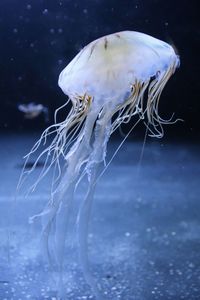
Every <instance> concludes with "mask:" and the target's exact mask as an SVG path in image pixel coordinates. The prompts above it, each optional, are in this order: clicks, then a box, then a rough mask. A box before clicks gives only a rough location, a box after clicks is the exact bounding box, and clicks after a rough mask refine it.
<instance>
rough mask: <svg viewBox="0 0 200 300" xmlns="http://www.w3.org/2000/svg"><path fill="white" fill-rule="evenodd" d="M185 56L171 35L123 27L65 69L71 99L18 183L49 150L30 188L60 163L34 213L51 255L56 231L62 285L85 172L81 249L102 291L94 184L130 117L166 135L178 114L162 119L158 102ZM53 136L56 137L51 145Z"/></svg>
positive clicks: (87, 270)
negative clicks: (93, 259)
mask: <svg viewBox="0 0 200 300" xmlns="http://www.w3.org/2000/svg"><path fill="white" fill-rule="evenodd" d="M179 64H180V60H179V56H178V55H177V54H176V53H175V51H174V49H173V47H172V46H171V45H169V44H167V43H166V42H163V41H161V40H158V39H156V38H154V37H151V36H149V35H147V34H144V33H140V32H134V31H123V32H118V33H113V34H110V35H107V36H104V37H101V38H99V39H97V40H95V41H93V42H91V43H90V44H88V45H87V46H86V47H84V48H83V49H82V50H81V51H80V52H79V53H78V54H77V55H76V56H75V57H74V59H72V61H71V62H70V63H69V64H68V65H67V66H66V67H65V69H64V70H63V71H62V72H61V74H60V76H59V80H58V85H59V87H60V88H61V89H62V91H63V92H64V93H65V95H66V96H67V98H68V100H67V101H66V103H65V104H64V105H62V106H61V107H59V108H58V109H57V110H56V111H55V115H54V119H55V122H54V124H53V125H51V126H50V127H48V128H47V129H46V130H45V131H44V132H43V133H42V135H41V137H40V139H39V140H38V141H37V142H36V144H35V145H34V146H33V148H32V150H31V151H30V153H29V154H28V155H27V156H26V163H27V162H28V160H29V158H30V156H31V155H32V154H33V153H35V152H36V151H38V149H40V147H41V146H42V147H44V148H43V149H42V150H40V151H41V152H40V154H39V156H38V158H37V160H36V161H35V164H34V165H33V167H32V168H31V169H30V170H28V171H27V170H26V169H24V170H23V171H22V175H21V178H20V184H19V185H21V184H22V183H23V181H24V179H25V178H26V176H27V175H29V174H30V173H31V172H32V171H33V170H34V168H35V167H36V165H37V163H38V161H39V160H40V158H41V157H42V156H45V164H44V168H43V169H42V170H41V173H40V175H39V176H38V179H37V181H36V182H35V183H34V185H33V186H32V187H31V189H32V190H34V189H35V188H36V186H37V184H38V182H40V180H41V179H42V178H43V177H44V176H45V175H46V174H47V172H48V171H49V170H50V169H51V168H52V167H53V170H54V176H53V180H52V188H51V195H50V197H49V201H48V203H47V205H46V207H45V209H44V210H43V212H42V213H40V214H38V215H36V216H33V218H32V221H33V220H34V219H35V218H38V217H42V218H43V219H44V222H43V231H42V236H43V241H44V245H45V247H46V250H47V254H48V256H49V258H50V259H51V256H52V253H50V251H49V235H50V233H51V232H52V231H54V235H55V260H56V262H57V264H58V266H59V272H60V278H59V282H60V286H62V285H63V275H62V274H63V260H64V257H65V240H66V231H67V228H68V225H69V224H68V222H69V217H70V214H71V210H72V207H73V202H74V195H75V191H76V189H77V187H78V186H79V184H80V182H81V180H82V179H83V178H85V180H87V191H86V193H85V195H84V196H83V198H82V201H81V203H80V207H79V211H78V214H77V227H78V245H79V256H80V263H81V265H82V269H83V273H84V277H85V280H86V282H87V283H88V285H90V287H91V288H92V290H93V292H94V294H95V296H96V298H97V299H102V296H101V289H100V287H99V285H98V284H97V282H96V280H95V279H94V277H93V276H92V273H91V271H90V266H89V258H88V241H87V240H88V238H87V236H88V226H89V220H90V215H91V208H92V203H93V199H94V193H95V187H96V184H97V182H98V179H99V178H100V177H101V175H102V174H103V172H104V171H105V169H106V168H107V167H108V165H109V163H110V162H106V151H107V144H108V141H109V138H110V136H111V135H112V133H113V132H114V131H115V130H116V129H117V128H119V126H120V125H121V124H123V123H128V122H132V123H133V126H132V128H134V127H135V125H136V124H137V123H138V122H139V121H140V120H142V122H144V124H145V125H146V128H147V130H148V132H149V135H150V136H155V137H158V138H161V137H162V136H163V134H164V131H163V124H169V123H174V122H176V120H173V119H172V118H170V119H168V120H165V119H163V118H162V117H161V116H160V115H159V112H158V107H159V100H160V96H161V93H162V91H163V88H164V87H165V85H166V83H167V82H168V80H169V78H170V77H171V76H172V74H173V73H174V72H175V70H176V68H177V67H179ZM69 103H71V110H70V111H69V112H68V114H67V116H66V118H65V119H64V121H61V122H59V121H58V113H59V111H60V110H61V109H64V108H65V107H66V106H67V105H68V104H69ZM49 137H52V140H51V143H50V145H47V146H46V147H45V146H44V145H46V142H47V139H48V138H49ZM121 144H122V143H121ZM121 144H120V146H121ZM26 163H25V165H26ZM103 299H105V297H103Z"/></svg>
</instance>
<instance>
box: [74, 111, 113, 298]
mask: <svg viewBox="0 0 200 300" xmlns="http://www.w3.org/2000/svg"><path fill="white" fill-rule="evenodd" d="M108 112H109V110H108V107H107V106H106V107H105V108H104V109H103V111H102V113H101V116H100V118H99V119H98V120H97V122H96V126H95V133H94V135H95V139H94V142H93V150H92V152H91V154H90V157H89V159H88V163H87V165H86V168H85V169H86V172H87V178H88V190H87V194H86V196H85V199H84V201H83V203H82V204H81V207H80V210H79V215H78V219H77V225H78V240H79V257H80V262H81V265H82V268H83V273H84V277H85V280H86V282H87V283H88V284H89V285H90V286H91V288H92V290H93V292H94V294H95V296H96V298H97V299H102V296H101V292H100V290H99V288H98V286H97V284H96V281H95V280H94V278H93V276H92V274H91V271H90V267H89V259H88V227H89V220H90V215H91V209H92V203H93V198H94V192H95V187H96V183H97V178H98V174H99V172H100V169H101V165H102V163H103V161H104V159H105V155H106V149H107V142H108V140H109V137H110V134H111V115H112V113H111V112H109V113H108Z"/></svg>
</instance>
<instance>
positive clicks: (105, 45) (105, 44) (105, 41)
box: [104, 37, 108, 50]
mask: <svg viewBox="0 0 200 300" xmlns="http://www.w3.org/2000/svg"><path fill="white" fill-rule="evenodd" d="M107 47H108V40H107V38H106V37H105V39H104V48H105V50H106V49H107Z"/></svg>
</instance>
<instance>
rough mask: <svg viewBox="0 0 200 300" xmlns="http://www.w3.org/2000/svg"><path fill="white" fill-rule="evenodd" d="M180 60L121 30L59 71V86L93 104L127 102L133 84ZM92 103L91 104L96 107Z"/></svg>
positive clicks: (166, 48) (158, 45)
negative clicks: (84, 97)
mask: <svg viewBox="0 0 200 300" xmlns="http://www.w3.org/2000/svg"><path fill="white" fill-rule="evenodd" d="M178 65H179V58H178V56H177V55H176V54H175V52H174V49H173V48H172V47H171V46H170V45H168V44H167V43H165V42H163V41H160V40H158V39H156V38H153V37H151V36H148V35H146V34H143V33H139V32H133V31H124V32H119V33H116V34H110V35H108V36H105V37H102V38H99V39H97V40H95V41H93V42H92V43H90V44H89V45H87V46H86V47H84V48H83V49H82V50H81V52H80V53H79V54H78V55H77V56H76V57H75V58H74V59H73V60H72V61H71V62H70V63H69V64H68V66H67V67H66V68H65V69H64V70H63V71H62V72H61V74H60V76H59V81H58V84H59V86H60V87H61V89H62V90H63V92H64V93H65V94H67V95H70V96H73V95H84V94H88V95H91V96H93V97H95V99H94V101H95V104H96V105H98V104H99V105H100V106H101V105H103V104H105V103H106V101H109V100H112V99H113V101H114V103H115V105H118V104H121V103H122V102H123V101H124V100H126V96H127V92H128V91H130V89H131V87H132V86H133V84H134V82H136V81H137V82H139V83H141V84H142V83H144V82H147V81H149V80H150V78H152V77H153V76H157V75H158V74H159V73H160V74H161V73H165V72H167V71H168V70H169V69H170V71H171V73H170V75H171V74H172V73H173V72H174V70H175V68H176V67H177V66H178ZM95 104H94V105H95Z"/></svg>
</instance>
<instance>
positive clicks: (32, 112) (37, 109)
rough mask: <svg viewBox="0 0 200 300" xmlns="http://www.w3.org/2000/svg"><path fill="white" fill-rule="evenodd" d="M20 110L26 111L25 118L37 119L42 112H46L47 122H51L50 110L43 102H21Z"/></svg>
mask: <svg viewBox="0 0 200 300" xmlns="http://www.w3.org/2000/svg"><path fill="white" fill-rule="evenodd" d="M18 109H19V111H21V112H23V113H24V118H25V119H29V120H32V119H35V118H37V117H38V116H39V115H40V114H42V113H43V114H44V119H45V122H46V123H48V122H49V110H48V108H47V107H46V106H44V105H43V104H36V103H34V102H30V103H26V104H19V105H18Z"/></svg>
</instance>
